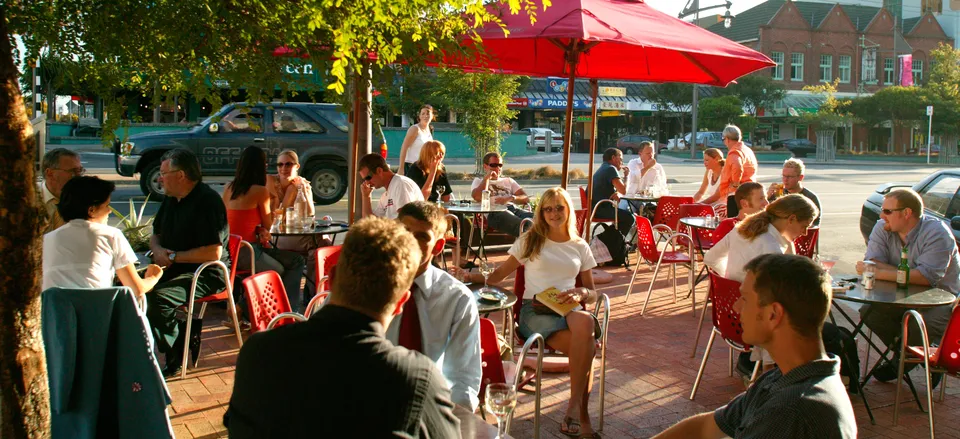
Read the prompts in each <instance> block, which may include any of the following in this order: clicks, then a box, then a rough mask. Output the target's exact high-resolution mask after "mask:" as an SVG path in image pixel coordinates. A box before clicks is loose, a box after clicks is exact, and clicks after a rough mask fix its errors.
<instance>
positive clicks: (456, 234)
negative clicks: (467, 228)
mask: <svg viewBox="0 0 960 439" xmlns="http://www.w3.org/2000/svg"><path fill="white" fill-rule="evenodd" d="M443 217H444V218H446V219H449V220H451V221H453V223H454V224H456V226H457V228H456V233H454V236H456V237H457V242H460V218H458V217H457V216H456V215H454V214H452V213H448V214H446V215H444V216H443Z"/></svg>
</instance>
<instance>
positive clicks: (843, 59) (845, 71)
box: [840, 55, 851, 84]
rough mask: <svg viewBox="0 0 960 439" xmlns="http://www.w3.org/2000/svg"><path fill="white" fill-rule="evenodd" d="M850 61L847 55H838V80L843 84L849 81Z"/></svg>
mask: <svg viewBox="0 0 960 439" xmlns="http://www.w3.org/2000/svg"><path fill="white" fill-rule="evenodd" d="M850 61H851V58H850V57H849V56H847V55H840V82H842V83H844V84H848V83H850Z"/></svg>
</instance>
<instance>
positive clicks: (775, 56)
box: [770, 52, 783, 80]
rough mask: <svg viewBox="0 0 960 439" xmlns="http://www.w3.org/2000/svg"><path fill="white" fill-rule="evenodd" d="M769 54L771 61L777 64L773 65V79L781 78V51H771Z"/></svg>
mask: <svg viewBox="0 0 960 439" xmlns="http://www.w3.org/2000/svg"><path fill="white" fill-rule="evenodd" d="M770 55H771V56H770V59H772V60H773V62H775V63H777V65H776V66H774V67H773V79H776V80H782V79H783V52H772V53H771V54H770Z"/></svg>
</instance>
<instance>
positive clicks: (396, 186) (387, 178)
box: [357, 153, 423, 219]
mask: <svg viewBox="0 0 960 439" xmlns="http://www.w3.org/2000/svg"><path fill="white" fill-rule="evenodd" d="M357 170H358V172H359V174H360V178H362V179H363V183H362V184H361V185H360V192H361V194H363V197H361V202H362V203H363V204H362V206H361V207H362V209H363V212H362V213H363V218H366V217H368V216H371V215H373V216H378V217H381V218H387V219H397V210H398V209H400V208H401V207H403V206H404V205H406V204H407V203H409V202H411V201H423V191H421V190H420V186H418V185H417V183H415V182H414V181H413V180H411V179H410V178H409V177H405V176H403V175H400V174H397V173H394V172H393V171H392V170H390V166H389V165H387V161H386V160H384V158H383V157H381V156H380V154H376V153H372V154H367V155H365V156H363V157H361V158H360V162H359V163H358V164H357ZM380 188H386V190H384V191H383V195H381V196H380V201H379V202H378V203H377V205H376V206H373V200H372V198H371V196H370V194H372V193H373V190H374V189H380Z"/></svg>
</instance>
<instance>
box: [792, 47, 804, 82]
mask: <svg viewBox="0 0 960 439" xmlns="http://www.w3.org/2000/svg"><path fill="white" fill-rule="evenodd" d="M790 80H791V81H803V54H802V53H791V54H790Z"/></svg>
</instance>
